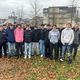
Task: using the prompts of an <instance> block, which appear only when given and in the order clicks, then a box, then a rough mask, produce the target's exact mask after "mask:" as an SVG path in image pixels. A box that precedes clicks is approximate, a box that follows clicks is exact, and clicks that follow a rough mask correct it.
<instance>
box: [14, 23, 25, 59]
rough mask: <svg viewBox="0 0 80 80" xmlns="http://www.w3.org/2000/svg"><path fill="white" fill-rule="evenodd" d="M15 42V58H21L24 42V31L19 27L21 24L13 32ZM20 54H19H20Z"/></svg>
mask: <svg viewBox="0 0 80 80" xmlns="http://www.w3.org/2000/svg"><path fill="white" fill-rule="evenodd" d="M14 36H15V42H16V53H17V57H18V58H19V56H21V57H22V56H23V48H22V46H23V41H24V29H23V28H22V27H21V24H18V25H17V28H16V29H15V30H14ZM19 52H20V53H21V54H20V53H19Z"/></svg>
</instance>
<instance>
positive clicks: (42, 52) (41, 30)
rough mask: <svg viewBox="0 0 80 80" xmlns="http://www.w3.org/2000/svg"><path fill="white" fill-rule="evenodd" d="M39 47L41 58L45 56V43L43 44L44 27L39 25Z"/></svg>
mask: <svg viewBox="0 0 80 80" xmlns="http://www.w3.org/2000/svg"><path fill="white" fill-rule="evenodd" d="M39 37H40V38H39V43H40V44H39V45H40V47H39V48H40V54H41V57H44V56H45V44H44V43H45V42H44V39H45V37H44V25H41V29H40V36H39Z"/></svg>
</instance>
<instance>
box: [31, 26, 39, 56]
mask: <svg viewBox="0 0 80 80" xmlns="http://www.w3.org/2000/svg"><path fill="white" fill-rule="evenodd" d="M39 33H40V30H39V29H38V28H37V26H35V27H34V29H33V30H32V55H34V52H36V54H38V55H39Z"/></svg>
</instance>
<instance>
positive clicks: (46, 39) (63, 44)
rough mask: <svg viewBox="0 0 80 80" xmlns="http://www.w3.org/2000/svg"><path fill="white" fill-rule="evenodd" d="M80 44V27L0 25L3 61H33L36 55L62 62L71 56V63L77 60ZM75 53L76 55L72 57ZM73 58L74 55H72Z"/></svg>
mask: <svg viewBox="0 0 80 80" xmlns="http://www.w3.org/2000/svg"><path fill="white" fill-rule="evenodd" d="M79 44H80V27H79V25H77V24H76V25H75V26H74V27H73V28H72V25H71V24H70V23H67V24H66V26H65V27H63V26H62V25H60V26H57V25H46V24H45V25H44V24H42V25H39V26H31V25H23V24H17V25H13V24H8V25H0V58H1V57H2V55H3V54H2V53H4V57H5V58H6V57H7V56H8V57H12V56H13V55H14V56H16V57H17V58H19V57H24V59H26V58H31V57H32V56H34V55H35V54H37V55H40V57H45V58H49V59H50V60H53V59H54V60H55V61H57V60H58V59H60V61H61V62H63V61H64V60H65V55H66V53H68V62H69V63H72V60H73V59H74V60H75V58H76V55H77V50H78V47H79ZM72 53H73V54H72ZM72 55H73V56H72Z"/></svg>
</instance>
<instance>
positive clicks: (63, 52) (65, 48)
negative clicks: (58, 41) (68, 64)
mask: <svg viewBox="0 0 80 80" xmlns="http://www.w3.org/2000/svg"><path fill="white" fill-rule="evenodd" d="M71 46H72V45H68V44H65V45H63V46H62V58H65V54H66V51H67V50H68V57H69V59H72V50H71V48H72V47H71Z"/></svg>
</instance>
